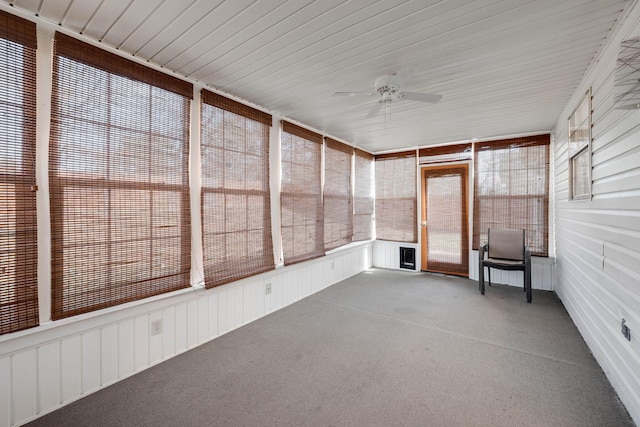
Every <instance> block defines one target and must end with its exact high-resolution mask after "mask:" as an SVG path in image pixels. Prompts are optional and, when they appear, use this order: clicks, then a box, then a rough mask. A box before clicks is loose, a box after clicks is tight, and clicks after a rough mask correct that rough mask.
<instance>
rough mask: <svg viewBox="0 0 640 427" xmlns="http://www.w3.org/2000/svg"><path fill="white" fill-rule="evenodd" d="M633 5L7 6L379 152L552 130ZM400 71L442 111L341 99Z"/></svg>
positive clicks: (209, 1)
mask: <svg viewBox="0 0 640 427" xmlns="http://www.w3.org/2000/svg"><path fill="white" fill-rule="evenodd" d="M631 1H633V0H413V1H412V0H379V1H371V0H15V1H7V0H0V3H4V4H5V6H6V5H9V6H13V7H14V8H16V9H21V10H22V11H25V12H26V13H27V14H29V15H31V16H34V15H37V16H38V17H39V18H40V19H44V20H46V21H50V22H52V23H54V24H56V25H60V26H61V27H63V28H66V29H68V30H70V31H72V32H75V33H81V34H82V35H84V36H85V37H88V38H91V39H94V40H99V41H100V42H101V43H104V44H105V45H108V46H111V47H115V48H118V49H119V50H120V51H122V52H126V53H130V54H133V55H135V56H137V57H139V58H142V59H145V60H148V61H150V62H152V63H154V64H156V65H160V66H162V67H164V68H166V69H168V70H172V71H175V72H176V73H177V74H179V75H182V76H185V77H187V78H189V79H190V80H193V81H197V82H200V83H202V84H205V85H207V86H210V87H211V88H213V89H216V90H219V91H223V92H226V93H229V94H231V95H234V96H236V97H239V98H242V99H244V100H247V101H249V102H250V103H253V104H255V105H258V106H260V107H263V108H265V109H267V110H269V111H270V112H274V113H278V114H281V115H283V116H285V117H287V118H290V119H292V120H294V121H298V122H300V123H302V124H305V125H308V126H310V127H312V128H314V129H316V130H318V131H320V132H323V133H325V134H328V135H331V136H333V137H336V138H339V139H342V140H344V141H347V142H349V143H351V144H353V145H356V146H359V147H362V148H364V149H366V150H369V151H371V152H381V151H388V150H398V149H403V148H413V147H419V146H427V145H433V144H442V143H448V142H455V141H464V140H471V139H473V138H478V139H485V138H491V137H500V136H507V135H519V134H526V133H535V132H540V131H549V130H551V129H552V127H553V126H554V123H555V121H556V119H557V117H558V115H559V114H561V111H562V109H563V107H564V106H565V104H566V103H567V101H568V100H569V97H570V95H571V94H572V92H573V91H574V90H575V88H576V86H577V84H578V82H579V80H580V78H581V77H582V75H583V74H584V72H585V71H586V69H587V67H588V66H589V64H590V63H591V62H592V61H593V60H594V58H595V56H596V54H597V53H598V52H599V49H600V48H601V46H602V45H603V43H604V42H605V40H606V38H607V36H608V34H609V31H610V30H611V28H612V27H613V26H615V25H616V21H617V20H618V19H620V17H621V16H622V13H623V10H624V8H625V7H629V3H631ZM9 10H10V9H9ZM403 65H407V66H410V67H411V68H413V69H414V70H415V72H414V74H413V76H412V77H411V78H410V79H409V80H408V81H407V83H406V85H405V86H404V87H403V89H405V90H407V91H411V92H429V93H437V94H440V95H442V96H443V99H442V100H441V101H440V103H438V104H423V103H418V102H415V101H408V100H402V101H400V102H397V103H393V104H392V107H391V112H390V115H389V116H386V115H385V114H384V113H381V114H380V115H379V116H377V117H374V118H366V117H365V116H366V115H367V113H368V112H369V110H370V109H371V107H372V106H373V105H374V103H375V102H376V99H375V98H374V97H366V96H365V97H334V96H332V93H333V92H335V91H373V89H374V87H373V84H374V81H375V79H376V77H378V76H380V75H383V74H387V73H394V72H396V71H398V70H399V69H400V68H401V67H402V66H403ZM383 111H384V110H383Z"/></svg>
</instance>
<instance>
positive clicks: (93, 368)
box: [82, 330, 101, 394]
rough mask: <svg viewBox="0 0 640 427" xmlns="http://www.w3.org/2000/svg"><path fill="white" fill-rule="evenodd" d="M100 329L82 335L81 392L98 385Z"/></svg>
mask: <svg viewBox="0 0 640 427" xmlns="http://www.w3.org/2000/svg"><path fill="white" fill-rule="evenodd" d="M100 356H101V351H100V330H93V331H89V332H87V333H85V334H83V335H82V393H83V394H86V393H90V392H92V391H95V390H96V389H98V387H100Z"/></svg>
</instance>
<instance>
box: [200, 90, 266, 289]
mask: <svg viewBox="0 0 640 427" xmlns="http://www.w3.org/2000/svg"><path fill="white" fill-rule="evenodd" d="M202 95H203V96H202V102H203V105H202V119H201V129H202V131H201V138H200V139H201V152H202V223H203V236H202V240H203V250H204V275H205V283H206V286H207V287H208V288H210V287H213V286H217V285H221V284H224V283H229V282H232V281H234V280H238V279H241V278H243V277H248V276H251V275H254V274H258V273H261V272H264V271H268V270H272V269H273V268H275V264H274V259H273V240H272V236H271V200H270V193H269V133H270V128H271V115H269V114H267V113H264V112H261V111H259V110H256V109H254V108H251V107H249V106H246V105H244V104H241V103H239V102H236V101H234V100H231V99H228V98H225V97H223V96H221V95H217V94H214V93H212V92H209V91H206V90H204V91H203V92H202Z"/></svg>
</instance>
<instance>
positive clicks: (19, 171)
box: [0, 11, 38, 334]
mask: <svg viewBox="0 0 640 427" xmlns="http://www.w3.org/2000/svg"><path fill="white" fill-rule="evenodd" d="M35 49H36V25H35V24H34V23H33V22H30V21H27V20H25V19H22V18H18V17H16V16H14V15H11V14H9V13H6V12H4V11H0V81H2V84H1V85H0V111H1V113H0V334H6V333H10V332H15V331H19V330H22V329H26V328H30V327H33V326H37V325H38V283H37V267H38V253H37V252H38V251H37V246H36V243H37V242H36V177H35V126H36V52H35Z"/></svg>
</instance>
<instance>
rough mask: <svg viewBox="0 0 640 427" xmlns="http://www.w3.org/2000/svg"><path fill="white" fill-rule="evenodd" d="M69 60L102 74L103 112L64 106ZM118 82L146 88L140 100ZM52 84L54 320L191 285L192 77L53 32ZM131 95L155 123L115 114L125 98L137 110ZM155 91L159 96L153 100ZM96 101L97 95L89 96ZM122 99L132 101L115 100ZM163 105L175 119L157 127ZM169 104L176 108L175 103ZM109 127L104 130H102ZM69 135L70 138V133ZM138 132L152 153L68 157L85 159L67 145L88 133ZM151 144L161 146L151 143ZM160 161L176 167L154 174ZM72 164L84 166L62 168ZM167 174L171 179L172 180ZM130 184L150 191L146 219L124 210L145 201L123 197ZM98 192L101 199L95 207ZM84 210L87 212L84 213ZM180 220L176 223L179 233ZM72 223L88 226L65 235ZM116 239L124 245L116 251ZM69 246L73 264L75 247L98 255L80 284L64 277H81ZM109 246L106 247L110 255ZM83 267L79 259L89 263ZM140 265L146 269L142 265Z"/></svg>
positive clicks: (112, 136) (105, 137)
mask: <svg viewBox="0 0 640 427" xmlns="http://www.w3.org/2000/svg"><path fill="white" fill-rule="evenodd" d="M64 67H70V68H69V70H70V71H72V70H73V69H72V68H71V67H76V68H77V69H78V70H85V72H87V73H92V74H93V75H98V73H104V81H105V84H106V85H107V90H108V93H103V94H100V95H99V96H97V97H96V100H97V101H105V102H106V105H105V108H106V112H105V115H104V117H99V118H98V116H96V117H95V118H93V117H86V114H85V113H84V112H85V111H86V108H79V107H77V106H75V105H74V104H69V105H68V106H67V107H68V111H67V110H63V109H61V107H64V106H65V104H66V103H69V102H72V101H73V98H70V95H69V94H66V93H63V92H62V91H61V90H62V89H63V88H64V87H65V86H64V84H65V82H64V80H65V79H67V78H72V79H73V78H75V77H76V76H75V74H74V73H73V72H71V73H70V74H67V75H66V76H65V74H64V73H65V72H66V71H67V70H66V69H65V68H64ZM76 81H77V79H76ZM118 81H121V83H118ZM114 83H115V85H114V86H113V87H112V86H111V85H112V84H114ZM118 84H122V85H129V84H130V85H134V86H132V87H136V88H138V89H139V90H140V93H142V94H146V95H145V97H144V98H141V99H138V98H135V97H134V96H133V94H132V93H129V92H126V91H125V90H124V89H127V88H129V89H131V88H132V87H128V86H125V87H124V88H120V92H118V88H119V87H118ZM78 90H82V88H81V87H80V88H79V89H78ZM52 92H53V94H52V103H51V104H52V109H51V117H52V126H51V129H50V141H51V142H50V146H49V165H50V166H49V183H50V187H49V188H50V200H51V212H50V221H51V241H52V259H51V266H52V277H51V309H52V314H51V315H52V319H54V320H58V319H62V318H65V317H71V316H75V315H78V314H82V313H87V312H92V311H95V310H99V309H103V308H107V307H114V306H119V305H121V304H124V303H127V302H131V301H137V300H141V299H144V298H148V297H151V296H155V295H159V294H163V293H167V292H172V291H176V290H179V289H185V288H189V287H190V269H191V215H190V201H189V199H190V188H189V121H190V120H189V116H190V102H191V99H192V97H193V85H192V84H190V83H187V82H184V81H183V80H179V79H176V78H175V77H172V76H168V75H166V74H164V73H161V72H159V71H156V70H153V69H151V68H148V67H146V66H144V65H142V64H139V63H136V62H133V61H131V60H129V59H126V58H124V57H121V56H118V55H115V54H113V53H110V52H107V51H105V50H103V49H101V48H99V47H96V46H93V45H90V44H87V43H85V42H82V41H80V40H77V39H74V38H72V37H70V36H67V35H65V34H62V33H59V32H56V35H55V48H54V58H53V81H52ZM118 96H120V97H121V98H118ZM112 97H113V98H112ZM132 99H134V100H138V102H144V105H145V106H146V109H145V110H144V111H145V112H146V113H147V117H148V120H149V121H148V122H147V121H144V122H141V123H143V124H140V123H136V122H135V120H134V119H133V118H131V120H132V121H131V122H129V117H128V116H127V117H126V119H123V117H121V116H117V115H112V109H113V108H116V107H117V106H118V105H120V108H130V107H131V105H130V102H132V101H131V100H132ZM155 99H160V100H161V101H160V102H159V103H156V102H154V100H155ZM89 101H90V102H92V100H91V99H90V100H89ZM118 101H120V102H125V103H124V104H117V103H118ZM123 105H124V107H123ZM158 105H160V106H162V107H166V108H167V109H163V110H162V111H166V112H167V113H169V112H171V113H173V114H174V115H175V121H174V122H172V123H171V125H172V126H174V128H170V127H168V126H169V125H168V124H163V125H162V127H157V126H158V124H159V123H161V121H160V119H159V118H158V119H156V121H153V120H151V117H152V111H153V110H154V108H158ZM172 108H173V109H174V110H169V109H172ZM74 109H75V110H77V111H75V110H74ZM96 111H97V109H96ZM176 111H179V112H180V115H177V114H176ZM96 114H97V113H96ZM141 117H142V116H141ZM172 117H173V116H172ZM74 122H77V123H81V124H84V125H86V126H84V127H83V129H84V128H90V129H94V130H95V131H96V132H95V133H87V134H80V135H75V134H74V133H73V132H74V129H73V125H72V124H73V123H74ZM90 125H92V126H93V127H91V126H90ZM103 128H104V129H105V130H103V131H100V129H103ZM101 132H102V133H101ZM65 134H68V135H70V137H68V138H67V137H66V136H65ZM132 136H133V137H135V138H139V139H140V141H145V144H139V146H138V147H139V148H143V149H144V150H145V152H146V153H147V154H146V155H145V156H140V154H139V153H136V152H135V151H134V152H133V154H132V155H130V156H129V155H127V156H122V154H121V155H120V157H121V158H120V159H118V157H117V156H116V155H115V154H112V153H111V152H110V151H107V152H105V153H104V156H101V157H99V158H98V159H97V160H96V161H95V162H91V159H90V158H89V159H88V160H87V162H86V163H83V164H82V165H81V164H77V165H76V163H74V162H70V160H78V158H73V157H71V158H67V156H68V155H69V150H68V149H66V150H62V149H61V144H73V143H82V142H84V141H85V140H89V141H92V142H95V141H104V143H105V146H106V147H110V146H111V145H110V144H114V142H117V141H118V138H124V137H129V138H130V137H132ZM94 138H95V139H94ZM134 140H135V139H134ZM154 141H155V142H157V141H165V144H166V145H165V146H164V147H162V146H158V144H154ZM169 141H171V142H169ZM172 144H176V145H175V147H177V148H176V149H175V150H174V151H171V152H169V151H166V155H164V156H160V155H158V156H156V155H151V153H154V154H156V153H160V152H161V148H164V149H165V150H166V149H167V148H168V147H172ZM152 147H154V149H153V150H152ZM134 150H135V146H134ZM176 152H178V153H180V155H181V156H180V158H179V159H177V160H176V159H175V158H173V157H172V154H175V153H176ZM93 153H95V154H102V153H100V151H99V150H94V151H92V150H91V149H88V153H87V154H88V155H90V154H93ZM127 153H129V151H124V154H127ZM103 157H104V158H103ZM125 157H126V158H127V159H129V158H131V159H133V160H129V161H131V162H132V163H131V164H130V166H127V165H125V164H124V163H118V162H117V161H118V160H119V161H120V162H122V161H123V160H122V159H123V158H125ZM139 158H144V159H145V161H146V162H147V163H148V171H147V175H146V177H145V179H142V178H140V177H141V176H143V175H144V172H139V171H137V170H136V168H137V167H140V168H141V170H142V171H144V170H145V167H146V165H147V163H145V162H142V163H139V162H138V159H139ZM154 161H162V162H165V161H169V163H167V164H164V165H165V166H168V165H169V164H171V165H175V168H174V169H172V171H173V172H174V173H175V175H163V176H162V177H159V176H153V174H152V172H153V170H157V168H158V166H156V167H155V168H153V167H152V162H154ZM112 165H113V166H112ZM71 166H73V167H74V168H79V169H77V170H74V169H70V170H66V169H65V167H71ZM81 166H82V167H81ZM88 166H93V167H95V168H96V169H95V171H91V170H90V169H89V170H87V167H88ZM102 168H104V169H102ZM128 168H130V169H131V170H129V169H128ZM168 177H170V178H171V179H169V180H167V178H168ZM133 178H135V179H133ZM67 191H72V192H75V194H78V196H77V197H79V198H80V199H79V201H78V202H74V201H73V199H72V203H67V200H68V199H67V198H66V197H65V193H66V192H67ZM128 192H131V193H139V194H142V195H143V196H144V198H141V199H139V200H142V201H145V202H148V204H147V205H143V206H148V209H149V215H150V216H149V217H148V218H145V221H144V222H141V221H140V219H141V217H136V216H133V217H132V218H129V217H126V218H125V216H124V215H127V214H131V212H132V211H133V208H130V206H128V205H127V204H129V205H134V204H135V203H136V201H138V199H133V200H126V198H127V193H128ZM70 194H72V193H70ZM101 194H102V196H100V195H101ZM92 195H93V196H92ZM70 197H73V196H70ZM96 197H97V199H96V200H97V202H95V203H96V204H94V205H92V203H93V202H94V198H96ZM100 197H102V202H101V201H100ZM158 200H160V201H162V202H161V203H160V204H158V205H157V206H156V205H154V203H157V201H158ZM176 201H177V202H176ZM83 203H84V204H83ZM100 203H102V204H104V209H102V211H103V212H102V213H101V212H100V210H101V208H100V206H103V205H102V204H100ZM96 207H97V208H96ZM167 207H169V209H167ZM129 208H130V209H129ZM85 209H86V214H85V213H82V214H81V212H84V210H85ZM91 209H94V211H91ZM137 209H138V210H139V208H137ZM163 209H165V210H164V211H163ZM105 211H106V213H105ZM65 214H67V215H69V217H70V219H69V221H67V219H66V218H65ZM91 214H94V215H96V219H95V220H94V221H93V222H94V223H95V225H93V224H90V223H89V222H82V221H81V220H76V219H75V218H74V216H76V217H78V218H80V217H82V215H91ZM136 221H138V222H137V223H136ZM125 223H126V224H131V225H130V226H129V228H125V227H123V224H125ZM78 227H81V228H78ZM174 227H177V230H176V231H175V232H174ZM68 228H71V231H68V230H67V229H68ZM85 228H86V229H85ZM74 229H76V230H78V229H81V230H83V233H84V234H83V235H80V236H79V237H76V238H72V239H71V240H70V241H69V242H65V241H64V239H65V236H67V235H69V236H73V234H72V233H73V232H74V231H73V230H74ZM129 233H131V234H129ZM172 233H173V234H172ZM83 239H84V240H83ZM176 240H178V241H179V247H178V248H177V250H178V251H179V253H178V256H177V257H176V258H173V255H174V253H172V252H171V251H173V250H174V245H172V244H171V243H170V241H176ZM67 245H68V246H67ZM118 247H120V248H124V249H125V250H124V251H123V252H121V253H120V254H118V249H117V248H118ZM141 247H143V248H148V250H149V252H148V253H146V252H145V253H144V254H141V252H140V248H141ZM65 248H69V249H68V250H69V251H70V253H71V262H74V261H75V260H76V258H77V254H79V253H81V252H83V250H84V257H83V260H86V259H88V258H91V260H95V261H96V262H94V263H93V264H91V266H92V268H91V269H90V270H89V271H85V270H84V269H83V270H81V272H82V275H81V276H80V277H79V278H78V277H76V278H75V280H74V282H75V283H73V284H72V283H70V282H69V281H68V280H67V277H74V276H76V271H74V270H73V269H74V268H78V266H74V265H72V264H67V263H66V262H65V253H64V252H65ZM91 252H93V253H95V254H96V255H95V257H91V255H90V253H91ZM103 253H104V254H106V255H104V256H103V255H102V254H103ZM73 254H75V256H73ZM67 256H69V255H68V254H67ZM166 259H170V260H171V262H170V263H169V264H168V265H165V263H164V262H165V261H164V260H166ZM86 265H87V264H82V265H80V266H84V267H85V268H86ZM136 265H139V266H141V268H139V269H136V268H135V267H136ZM103 273H104V274H103ZM92 275H93V276H92ZM103 276H106V279H105V280H104V282H100V281H95V282H93V281H91V280H89V279H92V278H94V277H100V278H102V277H103Z"/></svg>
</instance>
